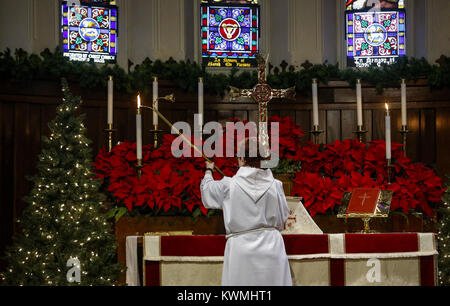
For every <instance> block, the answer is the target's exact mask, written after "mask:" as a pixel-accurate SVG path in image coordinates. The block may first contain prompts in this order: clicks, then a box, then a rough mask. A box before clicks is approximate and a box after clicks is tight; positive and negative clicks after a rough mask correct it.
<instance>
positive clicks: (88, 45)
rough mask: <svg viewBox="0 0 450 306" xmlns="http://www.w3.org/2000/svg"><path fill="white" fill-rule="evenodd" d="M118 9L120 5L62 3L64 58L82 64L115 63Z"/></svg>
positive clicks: (89, 0) (90, 0)
mask: <svg viewBox="0 0 450 306" xmlns="http://www.w3.org/2000/svg"><path fill="white" fill-rule="evenodd" d="M117 31H118V9H117V6H116V1H112V0H111V1H106V0H69V1H62V3H61V35H62V49H63V53H64V56H67V57H69V58H70V60H74V61H82V62H89V61H92V62H95V63H105V62H115V61H116V57H117Z"/></svg>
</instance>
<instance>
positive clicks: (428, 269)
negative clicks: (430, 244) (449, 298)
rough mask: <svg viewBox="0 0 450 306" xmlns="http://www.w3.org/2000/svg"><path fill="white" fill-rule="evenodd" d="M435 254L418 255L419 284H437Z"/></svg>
mask: <svg viewBox="0 0 450 306" xmlns="http://www.w3.org/2000/svg"><path fill="white" fill-rule="evenodd" d="M435 261H436V256H424V257H420V286H426V287H430V286H437V279H436V278H437V275H438V273H437V271H436V266H435Z"/></svg>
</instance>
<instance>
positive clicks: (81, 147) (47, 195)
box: [1, 80, 121, 286]
mask: <svg viewBox="0 0 450 306" xmlns="http://www.w3.org/2000/svg"><path fill="white" fill-rule="evenodd" d="M63 93H64V99H63V103H62V104H61V105H60V106H59V107H57V113H56V118H55V119H54V120H53V121H51V122H50V123H49V128H50V132H51V133H50V135H51V136H50V137H49V138H47V137H44V138H43V146H42V152H41V154H40V158H39V163H38V164H37V170H38V171H37V172H38V173H37V174H36V175H35V176H34V177H33V178H32V182H33V183H34V187H33V189H32V191H31V192H30V195H29V196H28V197H27V198H26V200H27V202H28V203H30V204H31V205H29V206H28V207H26V208H25V210H24V212H23V215H22V217H21V218H20V224H21V228H22V229H23V233H22V234H18V235H17V236H16V237H15V244H14V245H13V246H11V247H9V248H7V251H6V256H7V258H8V268H7V269H6V270H5V271H6V272H5V273H4V274H2V275H1V278H2V279H3V280H4V284H6V285H85V286H87V285H113V284H115V283H117V282H118V280H119V276H120V273H121V267H120V266H119V265H118V264H117V263H115V259H114V257H115V254H116V242H115V237H114V235H112V234H110V230H111V229H110V226H109V224H108V223H107V222H106V220H105V219H104V217H103V215H102V214H101V213H100V211H99V209H100V208H101V204H100V203H102V202H103V200H104V196H103V195H102V194H101V193H100V192H99V187H100V182H99V181H97V180H94V179H92V178H93V177H94V174H93V172H92V171H91V165H92V161H91V158H92V157H91V149H90V148H89V143H90V141H89V140H88V139H87V138H86V136H85V133H86V129H85V128H84V126H83V124H82V121H83V120H84V118H85V116H84V115H81V116H78V117H76V114H75V110H76V109H77V108H78V106H79V105H80V104H81V99H80V98H79V97H73V96H72V95H71V93H70V91H69V88H68V85H67V82H66V81H65V80H63ZM80 189H81V190H80ZM36 229H39V230H36ZM98 254H101V255H98ZM56 255H57V256H56ZM69 258H77V259H78V260H79V261H80V263H81V264H80V265H79V267H80V268H81V273H82V274H83V277H82V278H81V281H80V282H79V283H77V282H73V283H70V282H69V280H68V278H67V275H66V274H67V268H66V264H67V261H68V259H69ZM94 259H95V260H94ZM100 263H101V264H100ZM63 267H64V268H63Z"/></svg>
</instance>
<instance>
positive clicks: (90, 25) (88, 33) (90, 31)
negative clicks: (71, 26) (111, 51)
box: [79, 18, 100, 41]
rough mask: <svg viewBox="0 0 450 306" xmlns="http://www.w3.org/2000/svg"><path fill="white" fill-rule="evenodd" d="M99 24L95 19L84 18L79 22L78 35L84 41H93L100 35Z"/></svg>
mask: <svg viewBox="0 0 450 306" xmlns="http://www.w3.org/2000/svg"><path fill="white" fill-rule="evenodd" d="M99 28H100V26H99V24H98V22H97V21H96V20H95V19H92V18H85V19H83V20H82V21H81V23H80V30H79V31H80V36H81V38H83V39H84V40H86V41H94V40H96V39H97V38H98V36H99V35H100V31H99Z"/></svg>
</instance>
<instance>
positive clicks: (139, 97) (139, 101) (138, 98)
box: [137, 94, 141, 108]
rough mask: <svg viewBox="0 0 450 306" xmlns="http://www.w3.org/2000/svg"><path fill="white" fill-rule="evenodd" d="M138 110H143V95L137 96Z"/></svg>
mask: <svg viewBox="0 0 450 306" xmlns="http://www.w3.org/2000/svg"><path fill="white" fill-rule="evenodd" d="M137 108H141V95H140V94H139V95H138V96H137Z"/></svg>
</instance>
